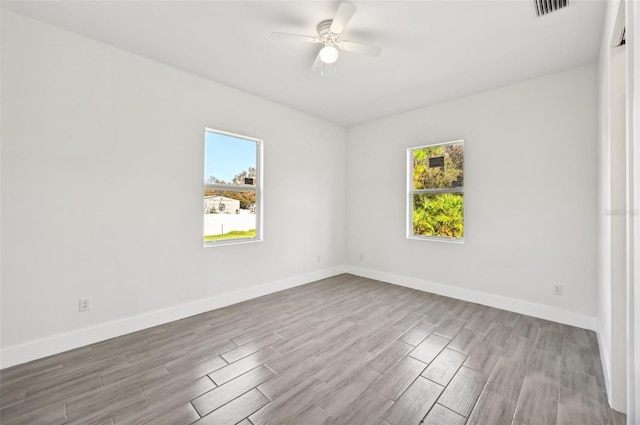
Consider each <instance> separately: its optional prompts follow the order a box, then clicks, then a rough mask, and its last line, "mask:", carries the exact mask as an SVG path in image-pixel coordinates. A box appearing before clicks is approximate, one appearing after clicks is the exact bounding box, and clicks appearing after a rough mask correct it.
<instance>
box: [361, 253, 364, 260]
mask: <svg viewBox="0 0 640 425" xmlns="http://www.w3.org/2000/svg"><path fill="white" fill-rule="evenodd" d="M362 260H364V256H363V255H362V253H360V261H362Z"/></svg>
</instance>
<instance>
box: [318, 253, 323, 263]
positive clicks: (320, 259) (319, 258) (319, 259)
mask: <svg viewBox="0 0 640 425" xmlns="http://www.w3.org/2000/svg"><path fill="white" fill-rule="evenodd" d="M320 261H322V258H321V257H320V256H319V255H318V264H320Z"/></svg>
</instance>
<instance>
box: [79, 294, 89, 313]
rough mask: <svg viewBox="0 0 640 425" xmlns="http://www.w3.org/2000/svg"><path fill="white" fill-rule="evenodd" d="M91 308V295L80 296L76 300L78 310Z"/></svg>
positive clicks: (83, 310)
mask: <svg viewBox="0 0 640 425" xmlns="http://www.w3.org/2000/svg"><path fill="white" fill-rule="evenodd" d="M90 310H91V297H82V298H80V300H79V301H78V311H79V312H81V313H82V312H85V311H90Z"/></svg>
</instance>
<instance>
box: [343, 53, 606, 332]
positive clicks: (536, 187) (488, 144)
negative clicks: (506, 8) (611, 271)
mask: <svg viewBox="0 0 640 425" xmlns="http://www.w3.org/2000/svg"><path fill="white" fill-rule="evenodd" d="M597 125H598V124H597V68H596V65H595V64H591V65H586V66H582V67H578V68H574V69H570V70H567V71H564V72H559V73H555V74H551V75H548V76H544V77H541V78H536V79H533V80H529V81H525V82H521V83H518V84H514V85H509V86H505V87H502V88H498V89H495V90H491V91H487V92H483V93H479V94H475V95H472V96H469V97H464V98H461V99H456V100H452V101H449V102H445V103H441V104H438V105H434V106H430V107H425V108H422V109H418V110H415V111H412V112H408V113H405V114H401V115H397V116H393V117H390V118H387V119H382V120H378V121H375V122H371V123H368V124H363V125H360V126H357V127H353V128H351V129H350V130H349V139H348V147H347V177H348V182H349V183H348V187H347V199H348V200H349V203H348V207H347V256H348V262H349V264H353V265H356V266H357V267H355V268H354V271H355V272H356V273H359V274H363V275H368V276H371V277H376V276H377V277H379V278H383V279H386V280H390V281H394V282H396V283H401V284H407V285H409V286H413V287H416V288H423V289H427V290H431V291H435V292H441V293H445V294H447V295H454V296H458V297H460V298H466V299H472V300H476V301H479V302H483V303H487V304H490V305H496V306H499V307H502V308H507V309H510V310H517V311H522V312H526V313H528V314H532V315H537V316H543V317H546V318H550V319H554V320H557V321H560V322H564V323H572V324H576V325H579V326H583V327H588V328H592V329H593V328H594V327H595V319H594V317H595V315H596V278H595V276H596V231H597V227H596V212H595V211H596V183H597V167H596V165H597V162H596V155H597ZM457 139H464V140H465V243H464V244H456V243H445V242H433V241H420V240H408V239H406V238H405V226H406V223H405V216H406V201H405V199H406V196H405V193H406V187H405V186H406V184H405V175H406V174H405V173H406V160H405V158H406V149H407V148H409V147H412V146H420V145H424V144H430V143H437V142H446V141H452V140H457ZM360 254H362V260H360ZM556 283H559V284H562V285H563V286H564V295H563V296H556V295H553V294H552V287H553V285H554V284H556Z"/></svg>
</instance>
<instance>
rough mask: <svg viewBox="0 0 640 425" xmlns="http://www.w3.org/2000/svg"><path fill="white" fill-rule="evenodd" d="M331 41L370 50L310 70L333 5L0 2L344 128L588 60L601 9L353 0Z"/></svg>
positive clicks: (577, 3)
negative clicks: (375, 53)
mask: <svg viewBox="0 0 640 425" xmlns="http://www.w3.org/2000/svg"><path fill="white" fill-rule="evenodd" d="M353 3H354V4H355V5H356V6H357V8H358V10H357V11H356V13H355V15H354V17H353V19H352V20H351V22H350V23H349V24H348V26H347V28H346V29H345V31H344V32H343V36H342V38H343V39H345V40H350V41H359V42H363V43H367V44H373V45H377V46H381V47H382V49H383V50H382V54H381V55H380V56H379V57H377V58H370V57H366V56H358V55H355V54H353V53H350V52H344V53H341V55H340V58H339V59H338V62H337V66H336V69H335V71H334V70H333V69H331V70H325V75H324V76H320V75H319V74H317V73H312V72H311V65H312V63H313V60H314V58H315V56H316V54H317V51H318V50H319V47H318V45H315V44H307V43H299V42H295V41H285V40H278V39H275V38H273V37H271V36H270V34H271V32H274V31H279V32H291V33H296V34H307V35H316V34H317V32H316V26H317V24H318V23H319V22H320V21H322V20H325V19H331V18H333V16H334V14H335V12H336V10H337V7H338V4H339V2H337V1H314V2H310V1H253V2H244V1H148V0H147V1H51V0H49V1H2V5H3V7H5V8H7V9H10V10H13V11H15V12H18V13H22V14H24V15H27V16H30V17H33V18H35V19H38V20H41V21H44V22H47V23H50V24H52V25H55V26H58V27H61V28H65V29H68V30H70V31H73V32H75V33H78V34H81V35H84V36H86V37H89V38H92V39H95V40H98V41H102V42H104V43H107V44H110V45H113V46H116V47H119V48H122V49H124V50H128V51H130V52H133V53H136V54H139V55H141V56H144V57H147V58H150V59H153V60H156V61H158V62H161V63H164V64H167V65H171V66H173V67H176V68H179V69H182V70H184V71H187V72H191V73H193V74H196V75H199V76H201V77H204V78H208V79H211V80H213V81H217V82H220V83H223V84H226V85H228V86H231V87H234V88H237V89H240V90H243V91H245V92H249V93H252V94H255V95H257V96H260V97H263V98H265V99H269V100H272V101H274V102H278V103H280V104H283V105H286V106H289V107H291V108H294V109H297V110H300V111H304V112H307V113H309V114H311V115H314V116H317V117H320V118H323V119H326V120H328V121H332V122H335V123H337V124H340V125H344V126H351V125H355V124H359V123H362V122H366V121H369V120H373V119H377V118H380V117H384V116H388V115H393V114H396V113H399V112H404V111H407V110H411V109H414V108H418V107H421V106H425V105H428V104H432V103H436V102H439V101H442V100H445V99H451V98H455V97H460V96H464V95H468V94H470V93H474V92H478V91H482V90H486V89H490V88H493V87H497V86H501V85H504V84H508V83H511V82H515V81H519V80H523V79H527V78H531V77H535V76H539V75H543V74H547V73H550V72H554V71H557V70H561V69H566V68H570V67H572V66H577V65H581V64H585V63H589V62H592V61H595V60H596V59H597V57H598V52H599V46H600V40H601V36H602V30H603V25H604V15H605V2H603V1H588V0H570V6H569V7H568V8H566V9H562V10H560V11H557V12H554V13H552V14H550V15H547V16H544V17H541V18H538V17H536V15H535V10H534V3H533V0H528V1H524V0H508V1H506V0H502V1H495V0H494V1H478V0H473V1H452V0H443V1H357V0H354V1H353Z"/></svg>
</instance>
